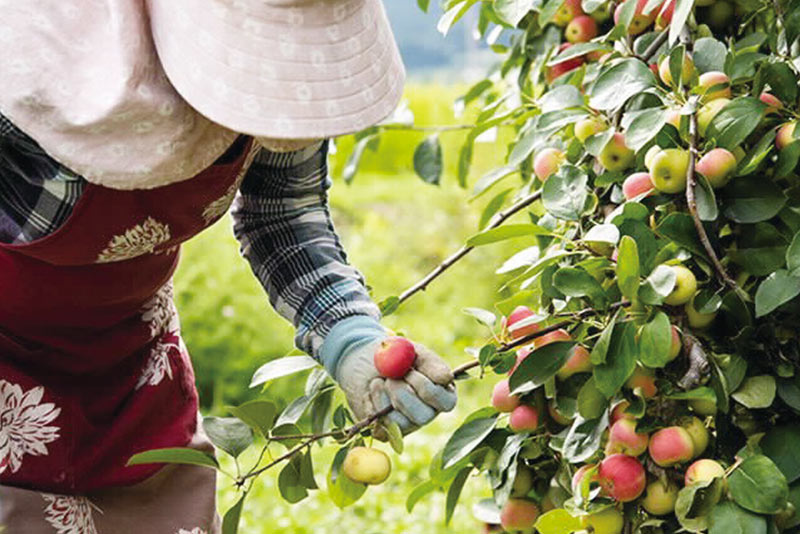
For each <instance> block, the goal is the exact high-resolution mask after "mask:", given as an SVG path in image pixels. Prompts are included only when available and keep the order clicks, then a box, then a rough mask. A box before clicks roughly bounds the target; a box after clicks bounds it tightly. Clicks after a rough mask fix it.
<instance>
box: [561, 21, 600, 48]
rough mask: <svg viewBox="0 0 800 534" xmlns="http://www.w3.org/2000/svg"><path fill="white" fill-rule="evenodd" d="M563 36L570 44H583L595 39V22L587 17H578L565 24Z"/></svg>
mask: <svg viewBox="0 0 800 534" xmlns="http://www.w3.org/2000/svg"><path fill="white" fill-rule="evenodd" d="M564 35H565V36H566V37H567V41H569V42H570V43H585V42H587V41H590V40H592V39H594V38H595V37H597V22H595V20H594V19H593V18H592V17H590V16H589V15H578V16H577V17H575V18H574V19H572V20H571V21H570V23H569V24H567V29H566V30H564Z"/></svg>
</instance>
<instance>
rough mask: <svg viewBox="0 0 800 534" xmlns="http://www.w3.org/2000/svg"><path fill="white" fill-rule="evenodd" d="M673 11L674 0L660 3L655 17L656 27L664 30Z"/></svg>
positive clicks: (670, 19) (670, 20)
mask: <svg viewBox="0 0 800 534" xmlns="http://www.w3.org/2000/svg"><path fill="white" fill-rule="evenodd" d="M674 13H675V0H667V1H666V2H664V3H663V4H661V9H660V10H659V11H658V16H657V17H656V29H657V30H664V29H666V28H667V27H669V23H670V22H672V15H673V14H674Z"/></svg>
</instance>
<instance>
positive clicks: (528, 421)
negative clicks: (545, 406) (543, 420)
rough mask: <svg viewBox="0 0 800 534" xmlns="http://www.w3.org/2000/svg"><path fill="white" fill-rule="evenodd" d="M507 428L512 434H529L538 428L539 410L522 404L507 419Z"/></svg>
mask: <svg viewBox="0 0 800 534" xmlns="http://www.w3.org/2000/svg"><path fill="white" fill-rule="evenodd" d="M508 426H509V428H511V430H512V431H513V432H531V431H533V430H536V429H537V428H538V427H539V410H537V409H536V408H534V407H533V406H528V405H527V404H523V405H521V406H517V407H516V408H514V410H513V411H512V412H511V416H510V417H509V418H508Z"/></svg>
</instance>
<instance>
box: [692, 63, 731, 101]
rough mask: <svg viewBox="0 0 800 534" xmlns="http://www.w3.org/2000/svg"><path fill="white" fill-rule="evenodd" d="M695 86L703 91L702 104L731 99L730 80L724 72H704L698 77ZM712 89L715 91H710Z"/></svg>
mask: <svg viewBox="0 0 800 534" xmlns="http://www.w3.org/2000/svg"><path fill="white" fill-rule="evenodd" d="M697 86H698V87H700V88H701V89H703V92H702V98H701V101H702V102H708V101H710V100H716V99H717V98H730V97H731V79H730V78H728V75H727V74H725V73H724V72H720V71H717V70H712V71H709V72H704V73H703V74H701V75H700V78H699V79H698V83H697ZM712 87H717V89H714V90H712Z"/></svg>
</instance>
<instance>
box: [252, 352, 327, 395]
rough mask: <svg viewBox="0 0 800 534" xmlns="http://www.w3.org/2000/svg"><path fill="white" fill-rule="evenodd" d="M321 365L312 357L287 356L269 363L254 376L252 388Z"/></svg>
mask: <svg viewBox="0 0 800 534" xmlns="http://www.w3.org/2000/svg"><path fill="white" fill-rule="evenodd" d="M317 365H319V364H318V363H317V361H316V360H315V359H314V358H312V357H310V356H285V357H283V358H278V359H276V360H272V361H271V362H267V363H265V364H264V365H262V366H261V367H259V368H258V370H257V371H256V372H255V374H254V375H253V380H252V381H251V382H250V387H251V388H254V387H257V386H260V385H262V384H266V383H267V382H269V381H270V380H275V379H276V378H281V377H284V376H289V375H291V374H294V373H300V372H302V371H306V370H308V369H311V368H312V367H316V366H317Z"/></svg>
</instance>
